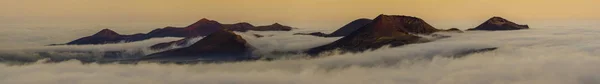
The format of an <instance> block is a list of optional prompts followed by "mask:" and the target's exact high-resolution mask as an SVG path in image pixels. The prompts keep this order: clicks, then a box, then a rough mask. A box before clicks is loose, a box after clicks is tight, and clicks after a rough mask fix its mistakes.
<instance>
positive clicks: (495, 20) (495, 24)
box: [468, 17, 529, 31]
mask: <svg viewBox="0 0 600 84" xmlns="http://www.w3.org/2000/svg"><path fill="white" fill-rule="evenodd" d="M521 29H529V26H528V25H519V24H516V23H514V22H511V21H508V20H506V19H504V18H502V17H492V18H490V19H489V20H487V21H485V22H484V23H483V24H481V25H479V26H477V27H475V28H472V29H468V30H487V31H497V30H521Z"/></svg>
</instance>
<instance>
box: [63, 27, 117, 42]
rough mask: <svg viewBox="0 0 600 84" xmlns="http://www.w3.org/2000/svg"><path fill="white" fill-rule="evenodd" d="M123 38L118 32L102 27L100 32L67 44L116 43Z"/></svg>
mask: <svg viewBox="0 0 600 84" xmlns="http://www.w3.org/2000/svg"><path fill="white" fill-rule="evenodd" d="M123 39H124V37H123V36H122V35H120V34H119V33H117V32H115V31H112V30H110V29H103V30H101V31H100V32H98V33H96V34H94V35H92V36H87V37H83V38H80V39H77V40H74V41H71V42H69V43H67V44H69V45H82V44H105V43H118V42H121V41H122V40H123Z"/></svg>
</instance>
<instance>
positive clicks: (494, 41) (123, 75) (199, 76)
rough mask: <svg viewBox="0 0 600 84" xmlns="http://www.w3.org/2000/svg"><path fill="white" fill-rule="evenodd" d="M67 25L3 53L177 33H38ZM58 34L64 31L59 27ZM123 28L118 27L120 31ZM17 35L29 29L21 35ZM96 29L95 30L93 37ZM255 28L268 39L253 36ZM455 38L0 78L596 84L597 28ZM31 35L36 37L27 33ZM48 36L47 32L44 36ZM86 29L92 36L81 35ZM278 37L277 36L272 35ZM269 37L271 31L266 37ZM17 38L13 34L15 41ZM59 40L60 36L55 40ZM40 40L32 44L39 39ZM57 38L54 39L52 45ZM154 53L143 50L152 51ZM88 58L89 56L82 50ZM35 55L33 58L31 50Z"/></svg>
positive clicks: (263, 48) (285, 46)
mask: <svg viewBox="0 0 600 84" xmlns="http://www.w3.org/2000/svg"><path fill="white" fill-rule="evenodd" d="M309 31H325V32H331V31H333V30H308V29H299V30H295V31H293V32H256V31H251V32H246V33H241V32H236V33H238V34H240V35H242V36H243V37H244V38H245V39H246V40H247V41H248V42H249V43H250V44H252V45H253V46H254V47H257V49H259V50H258V51H257V53H268V52H272V51H298V50H303V49H308V48H311V47H315V46H319V45H323V44H326V43H329V42H332V41H334V40H336V39H339V38H320V37H312V36H293V35H292V34H293V33H295V32H309ZM45 32H54V33H53V34H61V33H71V32H73V31H68V30H48V31H46V30H38V29H31V30H20V31H12V32H10V31H0V38H1V39H2V40H1V41H2V42H0V43H2V44H1V45H2V46H4V47H1V48H0V55H1V56H28V55H29V54H28V53H27V52H29V51H53V50H91V51H108V50H136V49H143V48H145V47H148V46H150V45H151V44H155V43H160V42H168V41H173V40H177V39H179V38H157V39H151V40H147V41H142V42H133V43H125V44H109V45H88V46H56V47H44V46H43V45H40V43H38V42H59V43H60V42H62V41H70V40H69V39H73V38H71V37H69V38H68V39H67V38H59V37H49V38H42V37H40V36H39V35H37V34H35V33H45ZM56 32H61V33H56ZM117 32H118V31H117ZM15 33H29V34H17V35H11V34H15ZM91 34H92V33H90V35H91ZM252 34H261V35H265V36H266V37H263V38H255V37H252V36H251V35H252ZM440 34H443V35H450V36H452V37H450V38H446V39H440V40H436V41H433V42H429V43H422V44H411V45H406V46H402V47H396V48H382V49H378V50H374V51H367V52H364V53H355V54H337V55H334V56H327V57H323V58H318V59H312V60H305V59H289V60H275V61H256V62H237V63H222V64H197V65H174V64H152V63H150V64H136V65H130V64H81V63H80V62H78V61H74V60H72V61H67V62H61V63H42V62H37V63H33V64H29V65H22V66H14V65H6V64H0V68H1V69H0V84H40V83H44V84H72V83H79V84H82V83H83V84H132V83H133V84H139V83H144V84H598V83H600V67H596V66H597V65H600V56H598V55H597V54H600V44H598V43H600V29H598V28H594V27H588V26H583V27H577V28H575V27H561V26H555V27H544V28H541V27H533V28H532V29H530V30H519V31H497V32H486V31H469V32H465V33H440ZM27 35H31V36H27ZM46 35H47V34H46ZM84 35H87V34H84ZM270 35H273V36H270ZM269 36H270V37H269ZM12 38H15V40H17V41H15V40H11V39H12ZM55 39H59V41H57V40H55ZM34 42H35V43H34ZM47 44H53V43H47ZM489 47H498V49H497V50H495V51H491V52H485V53H477V54H472V55H468V56H466V57H463V58H449V57H447V56H448V55H451V54H453V53H455V52H459V51H465V50H469V49H479V48H489ZM151 52H152V51H148V52H145V53H146V54H147V53H151ZM77 56H87V55H77ZM32 58H35V56H33V57H32Z"/></svg>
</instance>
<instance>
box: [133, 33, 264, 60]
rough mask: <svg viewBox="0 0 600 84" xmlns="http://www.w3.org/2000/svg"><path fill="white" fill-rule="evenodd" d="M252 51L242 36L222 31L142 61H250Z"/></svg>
mask: <svg viewBox="0 0 600 84" xmlns="http://www.w3.org/2000/svg"><path fill="white" fill-rule="evenodd" d="M252 49H253V47H252V46H251V45H250V44H248V43H247V42H246V40H244V39H243V38H242V37H241V36H239V35H236V34H235V33H233V32H231V31H227V30H224V29H221V30H218V31H216V32H214V33H212V34H210V35H208V36H206V37H205V38H203V39H202V40H200V41H198V42H196V43H194V44H192V45H190V46H189V47H185V48H179V49H173V50H168V51H164V52H159V53H155V54H151V55H148V56H146V57H143V58H142V60H160V61H165V60H176V61H177V60H196V59H203V60H248V59H253V57H252V55H251V51H252Z"/></svg>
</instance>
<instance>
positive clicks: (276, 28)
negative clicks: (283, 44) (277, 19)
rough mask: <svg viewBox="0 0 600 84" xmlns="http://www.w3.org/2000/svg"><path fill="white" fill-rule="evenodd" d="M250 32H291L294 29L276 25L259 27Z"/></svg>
mask: <svg viewBox="0 0 600 84" xmlns="http://www.w3.org/2000/svg"><path fill="white" fill-rule="evenodd" d="M250 30H253V31H291V30H292V27H290V26H285V25H281V24H279V23H274V24H272V25H266V26H257V27H254V28H252V29H250Z"/></svg>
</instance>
